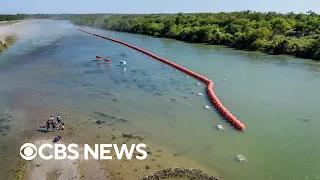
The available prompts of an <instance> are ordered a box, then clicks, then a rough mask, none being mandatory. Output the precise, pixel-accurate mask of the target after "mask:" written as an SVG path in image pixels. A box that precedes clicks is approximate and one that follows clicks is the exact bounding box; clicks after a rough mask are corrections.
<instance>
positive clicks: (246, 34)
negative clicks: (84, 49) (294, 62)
mask: <svg viewBox="0 0 320 180" xmlns="http://www.w3.org/2000/svg"><path fill="white" fill-rule="evenodd" d="M68 18H69V19H70V20H71V22H73V23H74V24H77V25H86V26H95V27H99V28H103V29H109V30H114V31H123V32H129V33H137V34H145V35H151V36H158V37H168V38H172V39H177V40H182V41H187V42H193V43H207V44H212V45H226V46H229V47H232V48H237V49H245V50H257V51H263V52H267V53H272V54H288V55H294V56H297V57H302V58H309V59H314V60H320V38H319V34H320V15H318V14H316V13H314V12H311V11H309V12H307V13H306V14H294V13H287V14H279V13H275V12H268V13H259V12H251V11H243V12H232V13H223V12H222V13H197V14H183V13H178V14H144V15H70V16H69V17H68Z"/></svg>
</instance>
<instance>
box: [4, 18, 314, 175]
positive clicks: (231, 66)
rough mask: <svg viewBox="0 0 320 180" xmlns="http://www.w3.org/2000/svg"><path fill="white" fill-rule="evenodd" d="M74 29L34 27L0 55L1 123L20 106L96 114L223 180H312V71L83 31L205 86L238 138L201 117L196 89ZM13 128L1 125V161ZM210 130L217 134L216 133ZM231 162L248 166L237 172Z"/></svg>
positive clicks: (209, 113) (215, 118) (279, 60)
mask: <svg viewBox="0 0 320 180" xmlns="http://www.w3.org/2000/svg"><path fill="white" fill-rule="evenodd" d="M76 28H77V27H75V26H73V25H72V24H70V23H69V22H67V21H41V22H35V23H32V24H26V25H23V28H21V29H19V31H20V32H19V33H20V39H19V40H18V41H17V42H16V43H15V44H14V45H13V46H11V47H10V48H9V50H8V51H6V52H4V53H2V54H1V55H0V82H1V85H0V100H1V101H0V107H1V108H0V109H2V113H3V114H5V113H4V111H11V112H14V111H15V109H23V108H24V106H25V107H26V106H28V107H42V108H44V107H48V108H49V107H51V106H59V107H60V108H61V109H62V108H74V109H81V111H82V113H83V114H87V115H90V114H92V113H93V112H94V111H99V112H104V113H105V114H108V115H110V116H117V117H121V118H123V119H126V120H127V121H128V122H129V123H128V125H127V126H128V127H127V128H128V129H131V130H133V131H136V132H137V133H140V134H141V135H142V136H147V137H148V139H149V140H151V141H153V142H155V143H159V144H162V145H164V146H166V147H168V148H170V149H173V150H174V151H176V152H179V153H181V154H182V155H183V156H186V157H188V158H190V159H193V160H195V161H196V162H198V163H200V164H202V165H203V166H205V167H208V168H209V169H213V170H214V171H215V172H217V174H218V175H219V176H223V177H224V179H228V180H231V179H232V180H233V179H237V180H260V179H261V180H265V179H275V180H285V179H288V180H289V179H290V180H301V179H320V151H319V149H320V143H319V139H320V131H319V127H320V119H319V117H320V108H319V107H320V106H319V102H320V95H319V90H320V65H319V64H317V63H314V62H311V61H309V60H303V59H295V58H292V57H285V56H271V55H265V54H260V53H254V52H245V51H238V50H231V49H227V48H224V47H219V46H208V45H199V44H188V43H183V42H179V41H175V40H168V39H159V38H153V37H148V36H142V35H134V34H127V33H120V32H111V31H105V30H99V29H94V28H89V27H82V29H85V30H89V31H92V32H95V33H97V34H101V35H106V36H109V37H113V38H116V39H119V40H122V41H125V42H128V43H130V44H133V45H136V46H138V47H141V48H143V49H146V50H148V51H150V52H152V53H155V54H157V55H159V56H161V57H164V58H167V59H169V60H171V61H173V62H175V63H178V64H181V65H183V66H184V67H186V68H188V69H191V70H193V71H195V72H197V73H199V74H202V75H204V76H206V77H208V78H209V79H211V80H212V81H213V82H214V84H215V88H214V91H215V93H216V95H217V96H218V98H219V99H220V101H221V102H222V103H223V104H224V106H225V107H227V109H228V110H229V111H230V112H232V113H233V114H234V115H235V116H236V117H237V118H238V119H239V120H240V121H241V122H242V123H243V124H245V125H246V131H245V132H240V131H237V130H235V129H234V128H233V127H232V126H230V125H229V124H228V123H227V122H226V120H224V119H222V118H221V117H220V116H219V115H218V114H217V113H216V112H215V111H214V109H213V108H211V109H210V110H207V109H205V108H204V106H205V105H211V104H210V102H209V101H208V99H207V97H206V96H198V95H197V93H199V92H201V93H203V94H204V95H205V94H206V93H205V85H204V84H201V85H200V86H197V85H196V83H197V82H198V81H197V80H196V79H193V78H191V77H186V75H185V74H183V73H182V72H180V71H174V69H173V68H172V67H166V66H164V64H162V63H160V62H158V61H156V60H153V59H150V58H149V57H148V56H146V55H143V54H141V53H139V52H136V51H134V50H132V49H129V48H127V47H124V46H121V45H119V44H115V43H112V42H109V41H107V40H104V39H100V38H97V37H95V36H92V35H88V34H85V33H81V32H79V31H76ZM96 55H102V56H104V57H110V58H111V59H112V63H111V65H106V64H105V63H104V62H102V63H97V62H96V61H93V60H94V59H95V56H96ZM120 60H126V61H127V68H126V69H123V68H121V67H118V66H117V65H118V64H119V61H120ZM22 102H23V103H22ZM3 116H5V115H3ZM19 121H23V118H22V119H19V118H16V119H13V120H11V121H10V122H4V121H0V128H1V133H2V136H0V141H1V144H0V145H1V147H2V149H1V151H3V152H1V154H0V156H2V157H1V158H2V159H3V158H4V156H5V154H6V153H8V152H6V151H8V148H6V147H7V146H8V145H6V143H8V142H7V141H6V140H7V139H10V138H14V136H15V132H14V131H18V130H17V129H16V130H15V128H14V127H18V125H17V124H19ZM218 124H221V125H223V126H224V128H225V130H223V131H219V130H217V128H216V126H217V125H218ZM11 126H12V128H8V127H11ZM9 149H10V146H9ZM15 150H17V149H15ZM17 152H18V150H17ZM238 154H242V155H243V156H245V158H246V159H247V161H246V162H243V161H242V162H239V161H238V160H237V158H236V155H238Z"/></svg>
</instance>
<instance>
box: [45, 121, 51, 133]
mask: <svg viewBox="0 0 320 180" xmlns="http://www.w3.org/2000/svg"><path fill="white" fill-rule="evenodd" d="M46 127H47V131H49V129H50V120H48V121H47V123H46Z"/></svg>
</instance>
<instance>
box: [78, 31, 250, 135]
mask: <svg viewBox="0 0 320 180" xmlns="http://www.w3.org/2000/svg"><path fill="white" fill-rule="evenodd" d="M78 30H79V31H81V32H85V33H88V34H91V35H94V36H97V37H100V38H103V39H107V40H109V41H113V42H116V43H119V44H122V45H124V46H127V47H130V48H132V49H134V50H136V51H139V52H141V53H144V54H146V55H148V56H150V57H152V58H154V59H157V60H159V61H161V62H163V63H165V64H166V66H168V65H170V66H172V67H174V68H176V69H178V70H180V71H182V72H184V73H186V74H188V75H190V76H192V77H194V78H196V79H198V80H200V81H202V82H203V83H206V84H207V94H208V97H209V99H210V100H211V102H212V104H213V105H214V107H215V108H216V109H217V110H218V111H219V113H220V114H221V115H222V116H223V117H224V118H225V119H226V120H227V121H228V122H230V123H231V124H232V125H233V126H234V127H236V128H237V129H238V130H245V125H244V124H242V123H241V122H240V121H239V120H238V119H237V118H236V117H234V116H233V115H232V114H231V112H229V111H228V110H227V109H226V108H225V107H224V106H223V105H222V103H221V102H220V101H219V99H218V97H217V96H216V95H215V93H214V92H213V86H214V85H213V82H212V81H211V80H210V79H208V78H206V77H204V76H202V75H200V74H197V73H195V72H193V71H191V70H189V69H186V68H184V67H182V66H180V65H178V64H175V63H173V62H171V61H169V60H167V59H164V58H162V57H159V56H157V55H155V54H152V53H151V52H149V51H146V50H144V49H141V48H139V47H136V46H133V45H131V44H128V43H125V42H122V41H119V40H117V39H113V38H109V37H106V36H101V35H99V34H95V33H91V32H88V31H84V30H81V29H78ZM97 57H98V56H97ZM100 57H101V56H100ZM187 77H189V76H187ZM208 107H209V106H208Z"/></svg>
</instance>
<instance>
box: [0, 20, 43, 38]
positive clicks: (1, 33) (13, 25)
mask: <svg viewBox="0 0 320 180" xmlns="http://www.w3.org/2000/svg"><path fill="white" fill-rule="evenodd" d="M36 21H41V20H38V19H30V20H19V21H5V22H2V23H0V38H3V37H5V36H8V35H15V34H16V33H17V32H18V31H17V30H18V28H20V26H21V25H23V24H26V23H32V22H36Z"/></svg>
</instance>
